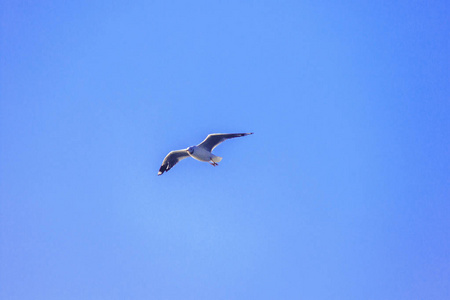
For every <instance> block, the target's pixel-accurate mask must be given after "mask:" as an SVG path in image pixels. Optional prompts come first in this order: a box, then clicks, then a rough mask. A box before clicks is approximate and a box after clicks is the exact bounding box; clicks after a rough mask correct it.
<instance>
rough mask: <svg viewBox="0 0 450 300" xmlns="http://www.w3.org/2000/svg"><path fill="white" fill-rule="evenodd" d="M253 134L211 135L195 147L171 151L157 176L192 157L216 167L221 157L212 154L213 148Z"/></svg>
mask: <svg viewBox="0 0 450 300" xmlns="http://www.w3.org/2000/svg"><path fill="white" fill-rule="evenodd" d="M250 134H253V132H251V133H213V134H210V135H208V136H207V137H206V139H205V140H204V141H203V142H201V143H200V144H198V145H197V146H192V147H189V148H187V149H182V150H175V151H171V152H170V153H169V154H167V156H166V157H165V158H164V161H163V163H162V165H161V167H160V168H159V171H158V175H162V174H163V173H164V172H167V171H169V170H170V169H171V168H172V167H173V166H175V165H176V164H177V163H178V162H179V161H181V160H183V159H185V158H187V157H189V156H190V157H192V158H194V159H196V160H198V161H205V162H209V163H210V164H211V165H213V166H217V165H218V164H217V163H218V162H220V161H221V160H222V157H220V156H216V155H214V154H212V151H213V149H214V148H216V147H217V145H219V144H220V143H222V142H223V141H225V140H228V139H232V138H236V137H241V136H246V135H250Z"/></svg>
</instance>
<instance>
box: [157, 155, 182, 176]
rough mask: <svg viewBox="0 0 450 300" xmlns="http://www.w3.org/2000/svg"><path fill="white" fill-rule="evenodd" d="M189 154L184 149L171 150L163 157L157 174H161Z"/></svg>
mask: <svg viewBox="0 0 450 300" xmlns="http://www.w3.org/2000/svg"><path fill="white" fill-rule="evenodd" d="M188 156H189V154H188V152H187V151H186V150H176V151H172V152H170V153H169V154H167V156H166V157H165V158H164V161H163V163H162V165H161V167H160V168H159V172H158V176H159V175H161V174H162V173H164V172H167V171H169V170H170V169H172V167H173V166H175V165H176V164H177V163H178V162H179V161H180V160H182V159H185V158H186V157H188Z"/></svg>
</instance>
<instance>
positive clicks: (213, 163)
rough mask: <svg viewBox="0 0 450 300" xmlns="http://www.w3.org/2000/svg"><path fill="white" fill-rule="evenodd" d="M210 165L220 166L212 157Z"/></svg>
mask: <svg viewBox="0 0 450 300" xmlns="http://www.w3.org/2000/svg"><path fill="white" fill-rule="evenodd" d="M210 165H211V166H214V167H215V166H218V165H219V164H218V163H216V162H215V161H213V160H212V159H211V162H210Z"/></svg>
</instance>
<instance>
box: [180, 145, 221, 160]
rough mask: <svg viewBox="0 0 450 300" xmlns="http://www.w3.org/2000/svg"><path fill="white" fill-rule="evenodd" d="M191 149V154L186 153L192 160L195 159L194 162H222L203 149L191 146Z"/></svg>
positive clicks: (219, 158)
mask: <svg viewBox="0 0 450 300" xmlns="http://www.w3.org/2000/svg"><path fill="white" fill-rule="evenodd" d="M192 148H193V149H192V150H193V152H192V153H191V152H189V151H188V153H189V155H190V156H191V157H192V158H195V159H196V160H199V161H206V162H208V161H213V162H216V163H218V162H220V161H221V160H222V157H220V156H216V155H214V154H212V153H211V152H210V151H208V150H206V149H205V148H203V147H199V146H193V147H192Z"/></svg>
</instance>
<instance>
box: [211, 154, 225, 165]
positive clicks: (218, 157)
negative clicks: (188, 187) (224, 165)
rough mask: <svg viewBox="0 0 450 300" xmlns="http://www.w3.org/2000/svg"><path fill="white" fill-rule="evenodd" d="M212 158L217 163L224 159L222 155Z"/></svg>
mask: <svg viewBox="0 0 450 300" xmlns="http://www.w3.org/2000/svg"><path fill="white" fill-rule="evenodd" d="M211 160H212V161H213V162H215V163H218V162H220V161H221V160H222V157H220V156H216V155H214V156H213V157H212V158H211Z"/></svg>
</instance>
